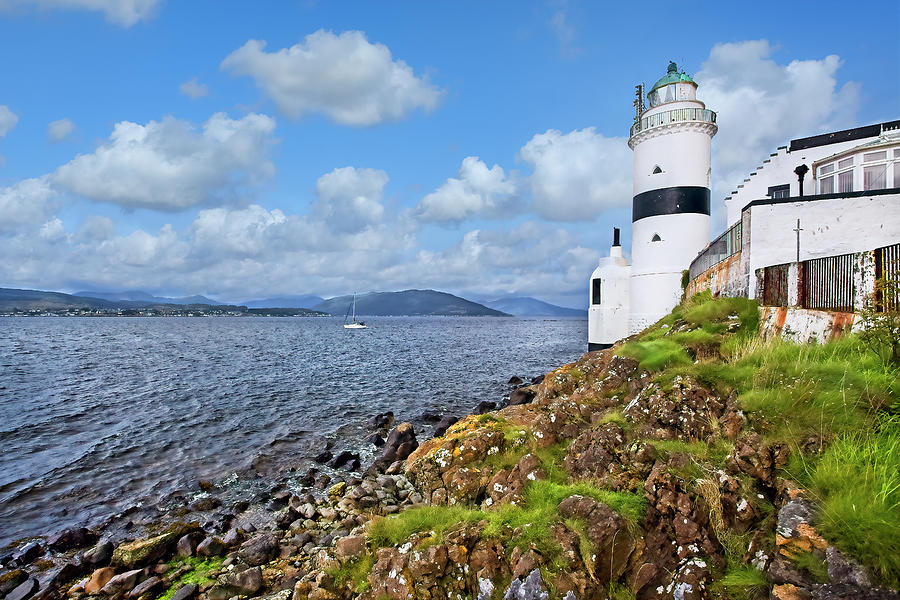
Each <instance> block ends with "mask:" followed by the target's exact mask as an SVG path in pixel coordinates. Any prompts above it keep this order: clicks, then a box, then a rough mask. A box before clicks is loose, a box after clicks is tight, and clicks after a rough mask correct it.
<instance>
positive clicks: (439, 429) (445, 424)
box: [434, 415, 459, 437]
mask: <svg viewBox="0 0 900 600" xmlns="http://www.w3.org/2000/svg"><path fill="white" fill-rule="evenodd" d="M457 421H459V417H454V416H452V415H447V416H445V417H442V418H441V420H440V421H438V422H437V425H435V426H434V437H441V436H442V435H444V434H445V433H447V430H448V429H450V427H452V426H453V425H454V424H455V423H456V422H457Z"/></svg>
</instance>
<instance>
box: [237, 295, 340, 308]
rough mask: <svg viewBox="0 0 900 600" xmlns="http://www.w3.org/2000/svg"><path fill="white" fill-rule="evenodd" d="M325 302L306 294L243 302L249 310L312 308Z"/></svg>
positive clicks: (320, 298) (318, 297)
mask: <svg viewBox="0 0 900 600" xmlns="http://www.w3.org/2000/svg"><path fill="white" fill-rule="evenodd" d="M324 301H325V298H323V297H322V296H316V295H314V294H304V295H302V296H278V297H275V298H265V299H263V300H247V301H246V302H241V304H243V305H244V306H246V307H247V308H310V307H313V306H315V305H317V304H321V303H322V302H324Z"/></svg>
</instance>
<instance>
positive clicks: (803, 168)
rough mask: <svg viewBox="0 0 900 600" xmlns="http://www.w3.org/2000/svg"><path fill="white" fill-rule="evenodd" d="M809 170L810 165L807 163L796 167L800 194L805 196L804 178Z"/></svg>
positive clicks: (795, 171)
mask: <svg viewBox="0 0 900 600" xmlns="http://www.w3.org/2000/svg"><path fill="white" fill-rule="evenodd" d="M808 172H809V167H807V166H806V165H800V166H799V167H797V168H796V169H794V173H796V175H797V181H799V182H800V196H801V197H802V196H803V178H804V177H805V176H806V174H807V173H808Z"/></svg>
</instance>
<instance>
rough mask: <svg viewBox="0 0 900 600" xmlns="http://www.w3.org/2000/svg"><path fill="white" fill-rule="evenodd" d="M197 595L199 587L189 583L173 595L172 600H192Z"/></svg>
mask: <svg viewBox="0 0 900 600" xmlns="http://www.w3.org/2000/svg"><path fill="white" fill-rule="evenodd" d="M196 595H197V586H196V584H193V583H189V584H187V585H184V586H181V587H180V588H178V589H177V590H175V593H174V594H172V598H171V600H190V599H191V598H193V597H194V596H196Z"/></svg>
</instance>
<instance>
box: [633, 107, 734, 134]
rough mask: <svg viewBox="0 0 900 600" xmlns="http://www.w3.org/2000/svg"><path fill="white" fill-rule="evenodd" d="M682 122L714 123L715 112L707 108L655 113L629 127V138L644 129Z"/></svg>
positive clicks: (677, 109) (678, 109)
mask: <svg viewBox="0 0 900 600" xmlns="http://www.w3.org/2000/svg"><path fill="white" fill-rule="evenodd" d="M684 121H698V122H701V123H715V122H716V113H715V111H712V110H709V109H707V108H676V109H674V110H667V111H665V112H660V113H656V114H655V115H650V116H649V117H644V118H642V119H641V120H640V121H636V122H635V123H634V125H632V126H631V133H630V134H629V137H632V136H634V134H636V133H640V132H641V131H644V130H645V129H651V128H653V127H657V126H659V125H668V124H669V123H681V122H684Z"/></svg>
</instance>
